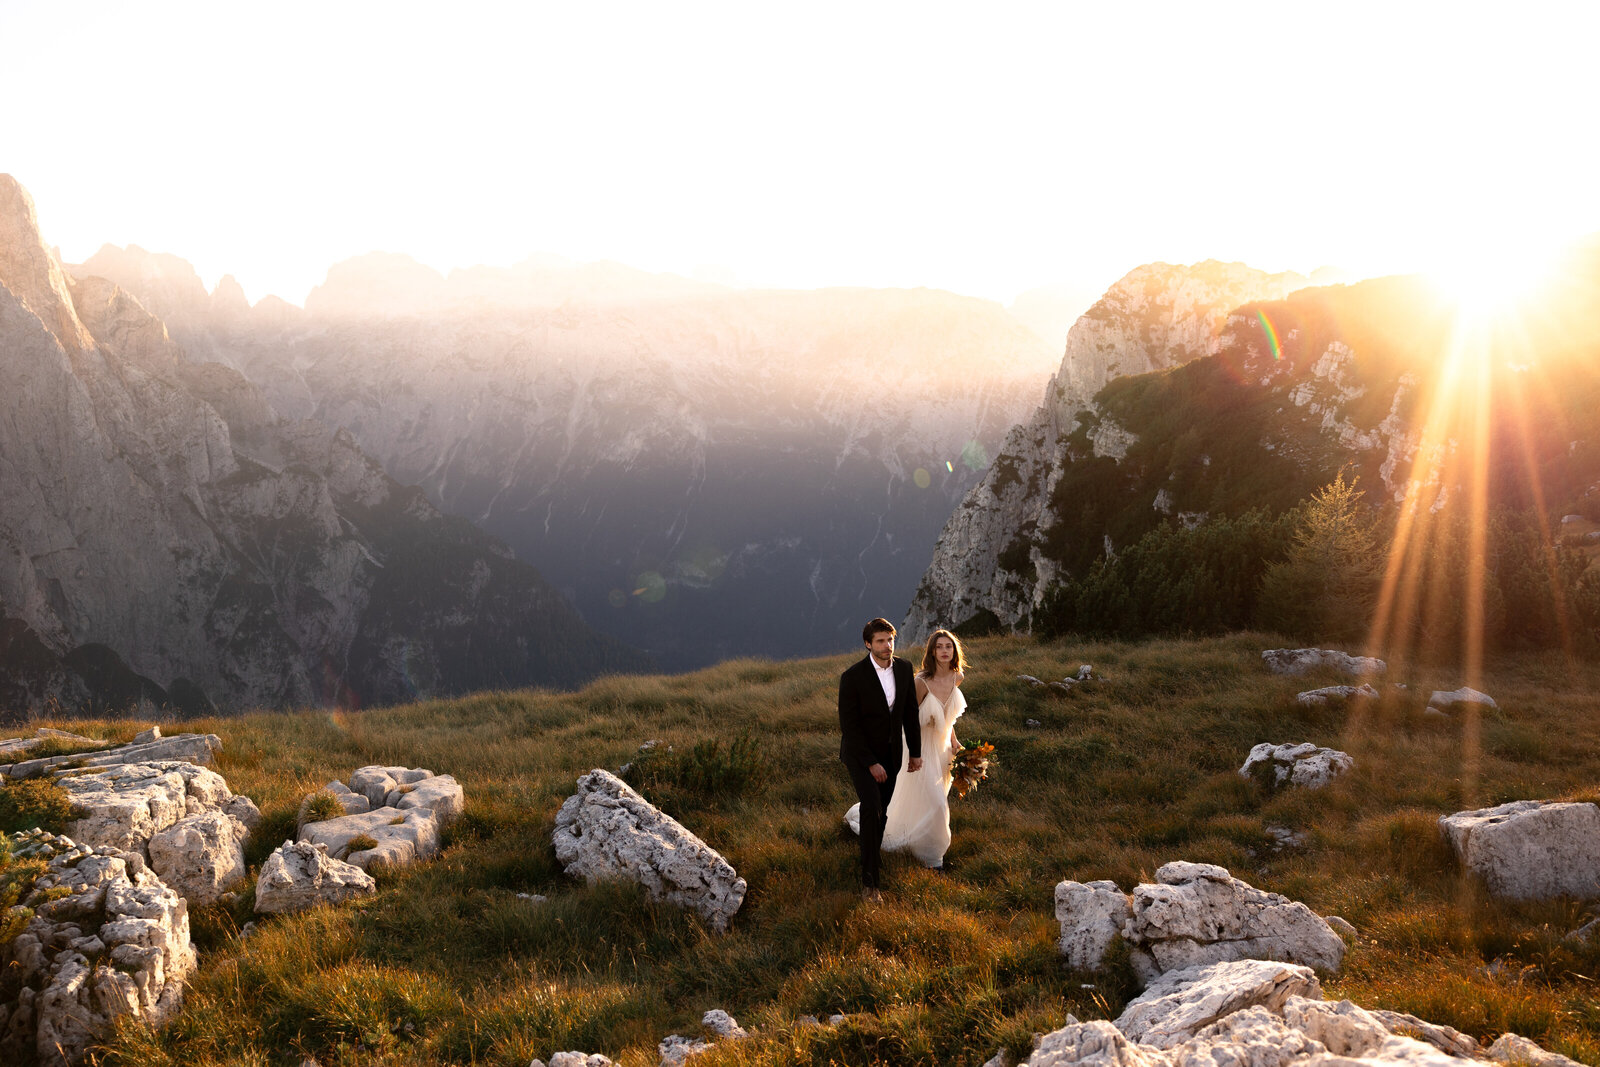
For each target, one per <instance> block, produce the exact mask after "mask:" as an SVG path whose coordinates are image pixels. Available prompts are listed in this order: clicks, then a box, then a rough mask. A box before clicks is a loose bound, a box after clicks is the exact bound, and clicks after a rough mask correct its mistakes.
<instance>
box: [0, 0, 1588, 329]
mask: <svg viewBox="0 0 1600 1067" xmlns="http://www.w3.org/2000/svg"><path fill="white" fill-rule="evenodd" d="M1597 9H1600V5H1595V4H1588V3H1577V2H1573V3H1562V4H1548V5H1540V4H1530V3H1525V2H1519V3H1517V4H1510V3H1498V4H1494V5H1489V4H1472V3H1466V4H1463V3H1440V4H1407V3H1403V2H1400V0H1385V2H1383V3H1372V4H1367V3H1352V2H1341V3H1337V4H1333V3H1319V4H1315V5H1311V4H1295V3H1290V2H1287V0H1276V2H1272V3H1263V4H1230V3H1223V2H1213V3H1194V2H1192V0H1191V2H1183V3H1171V4H1139V3H1113V2H1107V0H1096V2H1094V3H1073V2H1066V0H1063V2H1056V3H1048V4H1038V5H1033V4H1004V3H994V2H985V3H970V4H962V5H939V4H932V3H927V2H920V3H907V4H871V3H860V2H851V3H842V4H832V3H817V2H807V3H791V4H782V5H780V4H771V3H759V2H748V0H746V2H740V3H732V4H726V5H722V4H716V5H712V4H696V3H685V2H678V3H661V2H659V0H657V2H653V3H647V4H605V3H584V2H573V0H563V2H561V3H552V4H532V3H529V4H514V5H475V4H468V3H454V4H449V5H445V4H438V3H434V4H428V5H406V4H397V3H381V4H365V3H347V2H337V3H330V2H326V0H324V2H319V3H314V4H295V3H282V2H278V3H272V4H246V3H233V2H230V3H215V2H211V3H205V4H192V5H191V4H145V3H137V2H128V3H116V4H109V3H105V4H102V3H76V4H71V5H63V4H60V3H56V2H52V0H42V2H38V3H18V2H14V0H0V42H4V48H3V55H4V59H3V61H0V94H3V95H0V99H3V100H4V103H5V119H4V122H3V124H0V171H6V172H9V173H11V174H13V175H15V176H16V177H17V178H18V179H19V180H20V181H21V182H22V183H23V184H24V185H25V186H27V188H28V189H29V190H30V191H31V192H32V194H33V196H34V199H35V201H36V203H37V205H38V208H39V215H40V221H41V224H42V226H43V228H44V232H45V237H46V239H47V240H49V241H52V242H54V243H57V244H59V245H60V246H61V248H62V252H63V254H64V256H65V257H66V258H67V259H68V260H79V259H82V258H85V257H87V256H88V255H90V254H92V253H93V251H94V250H95V249H96V248H98V247H99V246H100V245H101V244H102V243H106V242H111V243H115V244H129V243H135V244H140V245H143V246H144V247H146V248H149V249H151V250H154V251H166V252H173V253H176V254H178V255H181V256H183V257H184V258H186V259H188V260H189V261H191V262H192V263H194V264H195V265H196V267H197V268H198V269H199V271H200V273H201V276H202V277H203V278H204V279H205V280H206V282H207V283H208V284H211V283H214V282H215V281H216V279H217V278H218V277H219V276H220V275H221V274H223V273H226V272H232V273H234V274H235V275H236V276H237V277H238V278H239V280H240V281H241V282H242V283H243V285H244V287H245V291H246V292H247V294H248V295H249V296H250V298H251V299H252V300H254V299H259V298H260V297H261V296H263V295H265V294H266V293H268V292H275V293H278V294H280V295H282V296H284V297H285V298H287V299H290V300H292V301H294V302H296V303H298V302H301V301H303V300H304V298H305V294H306V291H307V290H308V289H309V288H310V287H311V286H312V285H314V284H316V283H317V282H319V281H320V280H321V279H322V277H323V274H324V272H325V271H326V269H327V267H328V266H329V265H330V264H332V263H334V262H336V261H338V260H340V259H344V258H347V257H349V256H352V255H357V254H360V253H363V252H367V251H371V250H375V249H381V250H385V251H397V252H409V253H411V254H412V255H414V256H416V257H417V258H418V259H420V260H422V261H424V262H426V263H430V264H432V265H434V266H436V267H439V268H440V269H448V268H450V267H452V266H466V265H471V264H474V263H480V262H481V263H492V264H502V265H505V264H510V263H513V262H516V261H517V260H520V259H522V258H524V257H526V256H527V255H528V254H530V253H533V252H535V251H547V252H556V253H561V254H564V255H568V256H572V257H574V258H578V259H586V260H587V259H600V258H609V259H617V260H621V261H623V262H626V263H629V264H632V265H635V266H639V267H644V268H647V269H652V270H675V271H679V272H682V273H690V272H692V271H693V270H694V269H695V268H696V267H697V266H700V265H706V264H711V265H717V266H719V267H723V268H727V269H730V270H731V271H733V272H734V274H736V275H737V276H738V277H739V278H740V279H741V280H743V281H746V282H748V283H753V284H767V285H784V286H797V287H812V286H820V285H830V284H861V285H883V286H914V285H931V286H939V287H943V288H948V289H954V290H957V291H960V292H967V293H975V294H978V295H983V296H989V297H994V298H997V299H1001V300H1009V299H1010V298H1011V297H1012V296H1013V295H1014V294H1016V293H1017V292H1018V291H1020V290H1022V289H1026V288H1029V287H1031V286H1035V285H1042V284H1048V283H1058V282H1068V283H1071V284H1073V285H1075V286H1080V287H1084V288H1089V289H1093V290H1094V291H1098V290H1099V289H1101V288H1103V287H1104V286H1105V285H1106V284H1107V283H1108V282H1110V281H1112V280H1114V279H1115V278H1116V277H1117V276H1119V275H1121V274H1122V273H1124V272H1125V271H1126V270H1127V269H1129V268H1131V267H1133V266H1135V265H1137V264H1139V263H1142V262H1146V261H1149V260H1153V259H1165V260H1169V261H1175V262H1191V261H1195V260H1199V259H1205V258H1211V257H1215V258H1220V259H1241V260H1244V261H1246V262H1249V263H1251V264H1253V265H1255V266H1260V267H1263V268H1267V269H1273V270H1282V269H1296V270H1302V271H1309V270H1311V269H1312V268H1315V267H1317V266H1319V265H1322V264H1327V263H1334V264H1339V265H1341V266H1344V267H1347V268H1349V269H1352V270H1355V271H1357V272H1361V273H1372V272H1388V271H1396V270H1409V269H1421V268H1425V267H1427V266H1429V265H1431V264H1434V263H1437V262H1440V261H1444V262H1456V263H1460V262H1461V261H1463V260H1466V259H1470V258H1471V257H1473V256H1476V255H1479V254H1481V253H1482V252H1483V251H1485V250H1489V251H1492V252H1493V253H1494V254H1495V255H1496V256H1497V257H1499V258H1501V259H1502V260H1503V259H1506V258H1512V257H1515V256H1516V255H1519V254H1520V253H1519V252H1518V251H1517V249H1518V248H1519V247H1520V246H1521V245H1524V244H1528V243H1532V244H1535V245H1538V244H1541V243H1543V242H1546V241H1549V240H1551V239H1554V238H1557V237H1564V236H1568V235H1572V234H1577V233H1583V232H1590V231H1594V230H1600V195H1597V194H1596V190H1597V189H1600V146H1597V142H1596V138H1595V136H1594V124H1595V117H1594V115H1595V110H1596V109H1595V104H1596V102H1597V97H1600V90H1597V89H1596V83H1595V82H1594V80H1593V75H1592V71H1593V62H1594V57H1593V52H1594V45H1595V41H1596V40H1597V39H1600V15H1597V14H1596V12H1597Z"/></svg>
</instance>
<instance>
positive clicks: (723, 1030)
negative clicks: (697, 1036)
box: [700, 1008, 750, 1040]
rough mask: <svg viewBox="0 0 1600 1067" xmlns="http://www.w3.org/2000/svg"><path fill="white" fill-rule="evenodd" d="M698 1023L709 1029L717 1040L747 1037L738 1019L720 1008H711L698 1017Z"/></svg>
mask: <svg viewBox="0 0 1600 1067" xmlns="http://www.w3.org/2000/svg"><path fill="white" fill-rule="evenodd" d="M700 1025H701V1026H704V1027H705V1028H706V1029H707V1030H710V1031H711V1033H712V1034H713V1035H715V1036H716V1037H717V1038H718V1039H719V1040H725V1039H731V1038H740V1037H749V1036H750V1035H749V1034H748V1033H747V1032H746V1031H745V1028H744V1027H742V1026H740V1025H739V1022H738V1020H736V1019H735V1018H734V1017H733V1016H731V1015H729V1014H728V1013H727V1012H725V1011H723V1010H722V1009H721V1008H712V1009H711V1010H710V1011H708V1012H706V1013H705V1014H704V1015H702V1016H701V1017H700Z"/></svg>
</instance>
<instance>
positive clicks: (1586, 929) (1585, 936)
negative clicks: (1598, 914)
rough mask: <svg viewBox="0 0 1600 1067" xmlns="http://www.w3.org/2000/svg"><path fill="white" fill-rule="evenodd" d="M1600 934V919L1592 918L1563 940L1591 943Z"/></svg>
mask: <svg viewBox="0 0 1600 1067" xmlns="http://www.w3.org/2000/svg"><path fill="white" fill-rule="evenodd" d="M1597 936H1600V919H1591V920H1589V921H1588V922H1586V923H1584V924H1583V925H1582V926H1580V927H1578V928H1577V929H1576V930H1574V931H1572V933H1570V934H1568V935H1567V936H1566V937H1564V938H1562V940H1563V941H1576V942H1578V943H1579V944H1589V943H1590V942H1592V941H1593V940H1594V939H1595V938H1596V937H1597Z"/></svg>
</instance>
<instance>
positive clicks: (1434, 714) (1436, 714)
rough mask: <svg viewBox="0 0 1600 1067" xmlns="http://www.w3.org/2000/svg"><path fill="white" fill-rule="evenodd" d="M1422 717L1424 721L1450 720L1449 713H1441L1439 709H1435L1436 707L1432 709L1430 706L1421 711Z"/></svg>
mask: <svg viewBox="0 0 1600 1067" xmlns="http://www.w3.org/2000/svg"><path fill="white" fill-rule="evenodd" d="M1422 717H1423V718H1425V719H1445V720H1448V719H1449V718H1450V713H1449V712H1448V711H1441V710H1440V709H1438V708H1436V707H1434V706H1433V705H1431V704H1430V705H1428V706H1427V707H1425V708H1423V709H1422Z"/></svg>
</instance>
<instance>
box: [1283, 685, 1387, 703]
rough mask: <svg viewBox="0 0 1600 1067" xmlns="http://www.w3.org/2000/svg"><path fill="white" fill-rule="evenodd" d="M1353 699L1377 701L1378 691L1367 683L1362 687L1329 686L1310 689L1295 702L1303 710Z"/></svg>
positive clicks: (1296, 697) (1298, 696)
mask: <svg viewBox="0 0 1600 1067" xmlns="http://www.w3.org/2000/svg"><path fill="white" fill-rule="evenodd" d="M1353 697H1364V698H1366V699H1367V700H1377V699H1378V691H1377V690H1376V689H1374V688H1372V686H1370V685H1367V684H1365V683H1363V684H1361V685H1328V686H1323V687H1322V688H1321V689H1308V690H1306V691H1305V692H1304V693H1300V694H1297V695H1296V696H1295V698H1294V702H1295V703H1296V704H1298V705H1300V706H1301V707H1302V708H1320V707H1325V706H1326V705H1329V704H1343V703H1345V702H1347V701H1349V700H1350V699H1351V698H1353Z"/></svg>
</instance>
